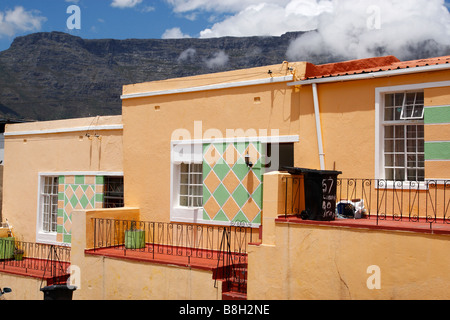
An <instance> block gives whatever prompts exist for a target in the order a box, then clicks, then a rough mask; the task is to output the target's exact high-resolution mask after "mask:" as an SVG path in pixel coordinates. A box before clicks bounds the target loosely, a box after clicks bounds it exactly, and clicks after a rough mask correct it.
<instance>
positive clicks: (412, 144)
mask: <svg viewBox="0 0 450 320" xmlns="http://www.w3.org/2000/svg"><path fill="white" fill-rule="evenodd" d="M406 143H407V151H408V152H416V151H417V148H416V144H417V141H416V140H408V141H407V142H406Z"/></svg>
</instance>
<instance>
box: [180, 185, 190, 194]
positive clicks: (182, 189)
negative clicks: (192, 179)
mask: <svg viewBox="0 0 450 320" xmlns="http://www.w3.org/2000/svg"><path fill="white" fill-rule="evenodd" d="M188 194H189V186H188V185H187V184H186V185H185V184H182V185H180V195H182V196H187V195H188Z"/></svg>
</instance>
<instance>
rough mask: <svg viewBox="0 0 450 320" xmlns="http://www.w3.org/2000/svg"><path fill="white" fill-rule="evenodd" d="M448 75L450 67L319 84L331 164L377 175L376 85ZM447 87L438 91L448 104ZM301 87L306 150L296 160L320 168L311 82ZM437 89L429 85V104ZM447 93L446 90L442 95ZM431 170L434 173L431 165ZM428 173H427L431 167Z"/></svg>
mask: <svg viewBox="0 0 450 320" xmlns="http://www.w3.org/2000/svg"><path fill="white" fill-rule="evenodd" d="M449 78H450V72H449V71H441V72H429V73H420V74H410V75H402V76H394V77H384V78H376V79H370V80H355V81H346V82H339V81H336V82H333V83H323V84H318V85H317V90H318V97H319V106H320V116H321V126H322V136H323V145H324V153H325V166H326V169H327V170H333V169H336V170H339V171H342V172H343V174H342V175H341V177H349V178H374V177H375V156H376V150H375V117H376V114H375V89H376V88H379V87H391V86H392V87H393V86H401V85H409V84H420V83H427V82H440V81H448V79H449ZM434 90H438V89H434ZM448 90H449V89H448V87H447V88H440V89H439V90H438V92H439V101H436V102H435V103H441V102H442V101H447V103H448V101H449V100H447V97H448V95H449V91H448ZM298 91H299V98H298V99H299V105H300V119H299V130H300V131H299V132H300V142H299V144H298V145H299V146H298V149H299V150H301V152H299V153H296V155H295V157H296V163H297V164H299V165H300V166H302V167H308V168H315V169H319V167H320V165H319V157H318V147H317V138H316V137H317V135H316V126H315V119H314V105H313V95H312V86H311V85H304V86H301V87H299V88H298ZM433 92H434V91H433V90H430V89H427V90H425V99H426V103H427V102H428V101H431V99H435V98H434V97H435V95H434V93H433ZM443 93H445V94H444V95H443ZM436 99H437V98H436ZM445 132H446V131H444V132H442V133H439V135H441V134H443V135H445ZM447 168H448V167H447ZM427 169H428V167H427ZM430 174H431V176H432V177H434V174H433V173H432V172H431V168H430ZM425 175H426V176H427V175H428V174H427V171H426V173H425ZM441 178H445V177H441ZM447 178H448V177H447Z"/></svg>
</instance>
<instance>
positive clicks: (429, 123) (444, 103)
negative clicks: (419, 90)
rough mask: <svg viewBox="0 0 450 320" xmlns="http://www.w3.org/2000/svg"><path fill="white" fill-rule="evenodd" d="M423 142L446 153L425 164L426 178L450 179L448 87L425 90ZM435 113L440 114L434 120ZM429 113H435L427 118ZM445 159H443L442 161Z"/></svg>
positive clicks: (449, 108)
mask: <svg viewBox="0 0 450 320" xmlns="http://www.w3.org/2000/svg"><path fill="white" fill-rule="evenodd" d="M425 97H426V98H425V141H426V142H433V143H437V144H440V145H441V148H446V149H447V152H446V153H444V154H443V156H442V157H440V158H439V159H432V160H428V161H426V162H425V172H426V175H427V177H429V178H435V179H449V178H450V152H449V151H448V150H449V149H450V87H442V88H430V89H426V90H425ZM436 111H437V112H438V113H439V114H440V117H439V116H438V117H437V118H436ZM429 112H433V113H435V115H434V116H433V117H431V118H430V117H427V116H428V114H429ZM443 158H445V159H443Z"/></svg>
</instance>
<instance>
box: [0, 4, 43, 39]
mask: <svg viewBox="0 0 450 320" xmlns="http://www.w3.org/2000/svg"><path fill="white" fill-rule="evenodd" d="M45 21H47V18H46V17H43V16H41V15H40V14H39V12H38V11H34V10H33V11H27V10H25V8H24V7H22V6H17V7H15V8H14V10H6V11H5V12H1V11H0V37H2V36H10V37H12V36H14V35H16V34H18V33H21V32H29V31H39V30H40V29H41V28H42V24H43V23H44V22H45Z"/></svg>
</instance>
